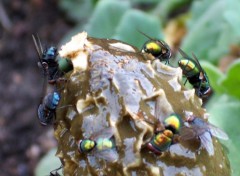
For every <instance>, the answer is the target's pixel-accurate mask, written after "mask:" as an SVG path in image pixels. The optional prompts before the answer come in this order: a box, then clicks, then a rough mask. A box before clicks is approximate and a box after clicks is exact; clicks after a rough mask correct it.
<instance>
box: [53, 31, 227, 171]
mask: <svg viewBox="0 0 240 176" xmlns="http://www.w3.org/2000/svg"><path fill="white" fill-rule="evenodd" d="M59 53H60V56H61V57H63V58H69V59H71V61H72V63H73V67H74V69H73V71H72V72H71V73H68V74H66V75H65V79H66V80H67V83H65V84H64V89H62V90H61V92H60V94H61V100H60V103H59V106H67V108H63V109H61V110H59V111H57V116H56V126H55V136H56V138H57V140H58V151H57V156H58V157H59V158H60V159H61V161H62V164H63V170H64V175H111V176H112V175H116V176H121V175H141V176H142V175H161V176H169V175H178V176H180V175H181V176H190V175H191V176H192V175H194V176H215V175H219V176H220V175H221V176H226V175H231V174H230V173H231V171H230V166H229V161H228V158H227V157H226V155H225V153H224V151H223V148H222V146H221V144H220V143H219V141H218V140H217V139H216V138H214V137H213V146H214V155H213V156H211V155H209V154H208V152H207V151H206V150H205V149H204V148H202V149H200V150H199V149H198V148H199V145H200V144H199V142H198V141H197V140H196V141H191V142H192V144H189V143H188V144H180V143H176V144H174V145H171V146H170V147H169V149H168V150H166V151H164V152H162V154H161V155H160V156H158V155H155V154H154V153H152V152H151V151H150V150H149V149H148V148H147V147H144V146H146V144H147V143H148V142H150V140H151V139H152V137H153V136H154V135H155V133H154V131H155V126H154V125H153V124H154V123H155V122H156V117H155V112H154V109H155V108H154V107H155V105H156V100H157V99H158V100H159V103H160V107H159V112H160V113H159V115H160V116H164V117H168V116H169V115H170V114H172V113H176V114H178V115H179V116H181V117H182V119H183V121H186V120H187V119H186V112H191V113H192V114H194V116H196V117H199V118H201V119H203V120H206V121H207V119H206V118H207V116H208V114H207V113H206V111H205V109H203V108H201V105H202V101H201V99H200V98H198V97H197V96H196V95H195V93H194V89H191V90H188V89H186V88H185V87H184V86H182V84H181V79H182V70H181V69H180V68H172V67H170V66H168V65H164V64H163V63H161V62H160V61H159V60H155V61H154V62H152V61H151V59H148V55H147V54H144V53H141V52H139V50H137V49H136V48H135V47H133V46H130V45H128V44H126V43H123V42H121V41H118V40H109V39H96V38H91V37H88V36H87V33H85V32H83V33H80V34H78V35H76V36H74V37H73V38H72V39H71V41H70V42H69V43H67V44H66V45H64V46H62V50H60V51H59ZM68 105H71V106H68ZM149 122H150V123H149ZM107 128H112V129H114V134H113V135H112V137H113V138H114V144H115V146H114V149H116V151H117V153H118V159H117V160H114V161H113V160H110V161H109V160H105V159H103V157H97V156H96V155H95V153H94V152H92V151H90V152H85V153H84V152H83V153H81V152H79V150H78V145H79V141H81V140H85V139H91V140H95V139H94V137H93V136H94V135H95V134H98V133H101V132H102V131H104V129H107ZM196 144H197V146H196V147H194V145H196ZM105 155H108V153H107V152H106V153H105Z"/></svg>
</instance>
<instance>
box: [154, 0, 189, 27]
mask: <svg viewBox="0 0 240 176" xmlns="http://www.w3.org/2000/svg"><path fill="white" fill-rule="evenodd" d="M191 2H192V0H171V1H164V0H161V1H160V2H159V3H158V5H157V7H156V8H155V9H154V10H153V13H154V14H155V15H157V16H159V17H160V18H161V20H162V21H163V22H164V23H165V22H166V21H167V20H168V17H169V15H170V13H173V14H174V11H175V10H176V11H179V9H180V8H182V7H184V6H185V7H186V6H187V5H189V4H190V3H191Z"/></svg>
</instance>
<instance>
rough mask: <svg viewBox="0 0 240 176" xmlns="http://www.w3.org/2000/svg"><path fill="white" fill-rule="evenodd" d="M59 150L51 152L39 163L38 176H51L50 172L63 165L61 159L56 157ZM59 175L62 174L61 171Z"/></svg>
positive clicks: (36, 171)
mask: <svg viewBox="0 0 240 176" xmlns="http://www.w3.org/2000/svg"><path fill="white" fill-rule="evenodd" d="M56 152H57V149H56V148H55V149H52V150H50V151H49V152H48V153H47V154H46V155H45V156H44V157H43V158H42V159H41V161H40V162H39V163H38V165H37V168H36V170H35V175H36V176H43V175H50V172H51V171H53V170H55V169H57V168H59V167H60V166H61V165H62V163H61V162H60V160H59V158H58V157H56V156H55V154H56ZM58 173H59V174H60V173H62V172H61V170H59V171H58Z"/></svg>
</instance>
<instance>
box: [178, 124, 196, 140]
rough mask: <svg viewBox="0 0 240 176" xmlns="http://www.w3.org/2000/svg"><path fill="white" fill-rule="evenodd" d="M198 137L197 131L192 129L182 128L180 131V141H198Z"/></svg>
mask: <svg viewBox="0 0 240 176" xmlns="http://www.w3.org/2000/svg"><path fill="white" fill-rule="evenodd" d="M197 137H198V135H197V132H196V130H194V129H193V128H191V127H186V126H184V127H182V128H181V130H180V140H182V141H188V140H191V139H196V138H197Z"/></svg>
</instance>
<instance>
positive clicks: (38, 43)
mask: <svg viewBox="0 0 240 176" xmlns="http://www.w3.org/2000/svg"><path fill="white" fill-rule="evenodd" d="M32 38H33V42H34V45H35V49H36V51H37V53H38V59H39V62H40V64H42V59H41V58H42V54H43V49H42V45H41V43H40V39H39V37H38V42H37V40H36V38H35V36H34V35H32Z"/></svg>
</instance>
